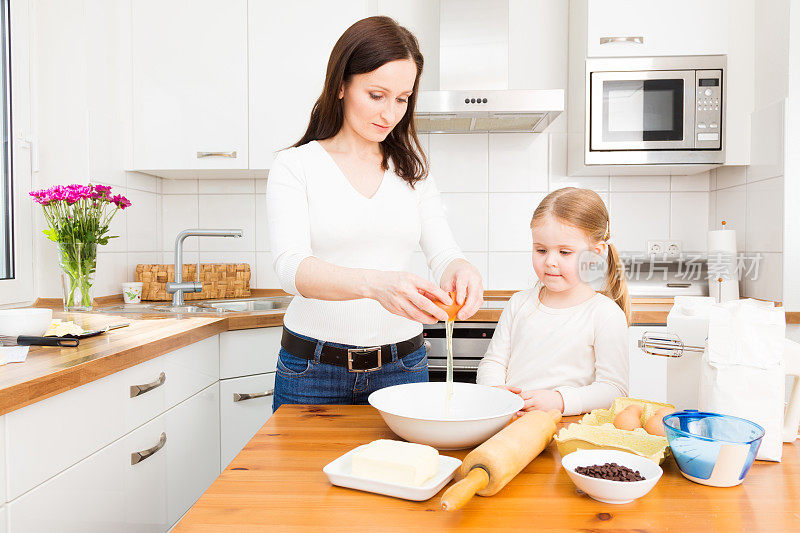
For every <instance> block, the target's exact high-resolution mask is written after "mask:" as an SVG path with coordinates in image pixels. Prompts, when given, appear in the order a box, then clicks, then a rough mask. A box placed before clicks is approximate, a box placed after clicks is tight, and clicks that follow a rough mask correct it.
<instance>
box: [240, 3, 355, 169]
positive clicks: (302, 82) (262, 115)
mask: <svg viewBox="0 0 800 533" xmlns="http://www.w3.org/2000/svg"><path fill="white" fill-rule="evenodd" d="M370 3H371V2H369V1H368V0H348V1H347V2H330V1H329V0H293V1H292V2H286V1H284V0H250V1H249V3H248V33H247V35H248V38H249V51H250V54H249V86H250V91H249V98H250V168H251V169H266V168H270V166H271V163H272V160H273V158H274V156H275V153H276V151H278V150H281V149H283V148H287V147H289V146H291V145H292V144H294V143H295V142H297V141H298V140H299V139H300V137H301V136H302V135H303V133H304V132H305V130H306V126H307V125H308V119H309V116H310V115H311V108H312V107H313V106H314V102H315V101H316V99H317V98H318V97H319V95H320V93H321V92H322V84H323V82H324V80H325V70H326V67H327V64H328V57H329V56H330V53H331V49H333V45H334V44H335V43H336V40H337V39H338V38H339V37H340V36H341V34H342V33H343V32H344V30H346V29H347V28H348V27H349V26H350V25H351V24H353V23H354V22H356V21H357V20H360V19H362V18H364V17H367V16H369V15H370V14H371V13H370V10H369V9H370Z"/></svg>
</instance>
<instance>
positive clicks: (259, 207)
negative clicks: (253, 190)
mask: <svg viewBox="0 0 800 533" xmlns="http://www.w3.org/2000/svg"><path fill="white" fill-rule="evenodd" d="M255 229H256V251H258V252H268V251H269V249H270V248H269V227H268V225H267V195H266V194H256V226H255Z"/></svg>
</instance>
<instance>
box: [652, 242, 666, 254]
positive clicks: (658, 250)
mask: <svg viewBox="0 0 800 533" xmlns="http://www.w3.org/2000/svg"><path fill="white" fill-rule="evenodd" d="M665 253H667V250H666V248H665V247H664V241H647V255H661V254H665Z"/></svg>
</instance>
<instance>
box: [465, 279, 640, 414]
mask: <svg viewBox="0 0 800 533" xmlns="http://www.w3.org/2000/svg"><path fill="white" fill-rule="evenodd" d="M628 373H629V360H628V325H627V321H626V320H625V313H623V311H622V309H620V307H619V306H618V305H617V304H616V303H614V301H613V300H611V299H610V298H608V297H607V296H605V295H603V294H600V293H597V294H595V295H594V296H592V297H591V298H589V299H588V300H586V301H585V302H583V303H581V304H578V305H576V306H573V307H568V308H564V309H555V308H551V307H547V306H545V305H544V304H542V303H541V302H540V301H539V290H538V288H537V289H529V290H525V291H520V292H518V293H516V294H514V295H513V296H512V297H511V299H509V301H508V304H507V305H506V307H505V309H504V310H503V313H502V315H501V316H500V320H499V321H498V323H497V328H496V329H495V331H494V336H493V337H492V340H491V342H490V343H489V348H488V349H487V351H486V354H485V355H484V357H483V359H482V360H481V362H480V364H479V365H478V379H477V382H478V383H479V384H481V385H510V386H514V387H520V388H521V389H522V390H523V391H527V390H537V389H552V390H556V391H558V392H560V393H561V396H562V397H563V398H564V414H565V415H578V414H581V413H586V412H589V411H591V410H592V409H605V408H608V407H609V406H610V405H611V403H612V402H613V401H614V398H616V397H618V396H626V395H627V394H628Z"/></svg>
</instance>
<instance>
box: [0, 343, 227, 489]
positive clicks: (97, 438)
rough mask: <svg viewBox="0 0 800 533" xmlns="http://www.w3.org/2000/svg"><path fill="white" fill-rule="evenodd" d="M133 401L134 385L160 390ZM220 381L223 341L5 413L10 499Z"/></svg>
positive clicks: (187, 348)
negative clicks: (161, 379) (155, 385)
mask: <svg viewBox="0 0 800 533" xmlns="http://www.w3.org/2000/svg"><path fill="white" fill-rule="evenodd" d="M162 372H163V373H164V376H165V379H164V382H163V384H162V385H159V386H157V387H155V388H152V389H151V390H148V391H147V392H144V393H142V394H139V395H138V396H136V397H133V398H131V392H130V390H131V386H132V385H145V384H154V383H156V384H157V380H158V378H159V375H160V374H161V373H162ZM218 378H219V340H218V338H217V337H216V336H214V337H211V338H208V339H205V340H203V341H200V342H197V343H194V344H191V345H189V346H185V347H183V348H180V349H178V350H175V351H174V352H171V353H169V354H166V355H164V356H161V357H157V358H155V359H152V360H150V361H146V362H144V363H141V364H139V365H136V366H133V367H131V368H128V369H126V370H123V371H121V372H118V373H116V374H113V375H111V376H107V377H105V378H102V379H99V380H97V381H93V382H92V383H88V384H86V385H84V386H82V387H78V388H76V389H72V390H69V391H67V392H64V393H62V394H59V395H57V396H53V397H51V398H47V399H46V400H42V401H40V402H37V403H35V404H32V405H29V406H26V407H23V408H22V409H19V410H17V411H13V412H11V413H8V414H7V415H5V418H6V421H5V424H6V450H7V451H6V461H7V463H6V465H7V472H6V475H7V479H8V482H7V488H8V495H7V496H8V499H9V500H10V499H13V498H16V497H17V496H19V495H20V494H22V493H23V492H25V491H28V490H30V489H32V488H33V487H35V486H36V485H38V484H40V483H42V482H43V481H45V480H46V479H48V478H50V477H52V476H54V475H55V474H58V473H59V472H61V471H63V470H64V469H66V468H68V467H69V466H71V465H74V464H75V463H77V462H78V461H80V460H81V459H84V458H85V457H88V456H89V455H91V454H92V453H94V452H95V451H97V450H99V449H101V448H102V447H103V446H106V445H107V444H109V443H111V442H112V441H114V440H116V439H118V438H120V437H121V436H123V435H125V434H126V433H129V432H130V431H132V430H133V429H135V428H137V427H139V426H141V425H142V424H143V423H145V422H147V421H148V420H152V419H153V418H155V417H156V416H158V415H159V414H161V413H163V412H164V411H166V410H167V409H169V408H171V407H173V406H175V405H177V404H178V403H180V402H181V401H183V400H184V399H186V398H188V397H189V396H191V395H192V394H195V393H196V392H198V391H200V390H202V389H204V388H206V387H208V386H209V385H210V384H212V383H214V382H215V381H217V380H218Z"/></svg>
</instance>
